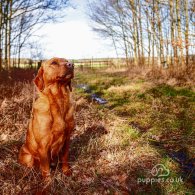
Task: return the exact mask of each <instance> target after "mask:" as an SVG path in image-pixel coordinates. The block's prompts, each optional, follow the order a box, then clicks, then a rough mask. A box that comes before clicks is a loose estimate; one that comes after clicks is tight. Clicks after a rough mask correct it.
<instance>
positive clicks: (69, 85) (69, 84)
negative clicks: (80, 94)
mask: <svg viewBox="0 0 195 195" xmlns="http://www.w3.org/2000/svg"><path fill="white" fill-rule="evenodd" d="M68 87H69V89H70V91H72V85H71V81H69V83H68Z"/></svg>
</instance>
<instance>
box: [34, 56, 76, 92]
mask: <svg viewBox="0 0 195 195" xmlns="http://www.w3.org/2000/svg"><path fill="white" fill-rule="evenodd" d="M73 77H74V64H73V63H71V62H69V61H68V60H66V59H63V58H52V59H50V60H47V61H45V62H43V64H42V65H41V67H40V68H39V70H38V73H37V76H36V77H35V79H34V83H35V85H36V86H37V88H38V89H39V90H40V91H43V89H44V88H45V87H47V86H48V85H50V84H53V83H55V82H59V83H62V84H65V85H68V86H69V88H70V90H71V79H72V78H73Z"/></svg>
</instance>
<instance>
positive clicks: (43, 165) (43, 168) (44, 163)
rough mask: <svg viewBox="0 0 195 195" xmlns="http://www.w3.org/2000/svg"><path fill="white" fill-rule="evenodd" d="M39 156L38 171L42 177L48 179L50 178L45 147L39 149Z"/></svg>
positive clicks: (48, 159)
mask: <svg viewBox="0 0 195 195" xmlns="http://www.w3.org/2000/svg"><path fill="white" fill-rule="evenodd" d="M39 155H40V169H41V172H42V176H43V177H45V178H46V177H49V176H50V166H49V163H50V158H49V155H48V150H47V148H46V147H41V148H40V149H39Z"/></svg>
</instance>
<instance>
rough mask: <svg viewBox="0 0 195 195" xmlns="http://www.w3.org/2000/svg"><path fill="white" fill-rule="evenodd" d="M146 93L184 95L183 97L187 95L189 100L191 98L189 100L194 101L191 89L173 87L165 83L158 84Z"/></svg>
mask: <svg viewBox="0 0 195 195" xmlns="http://www.w3.org/2000/svg"><path fill="white" fill-rule="evenodd" d="M148 93H149V94H151V95H152V96H153V97H161V96H168V97H176V96H184V97H188V98H189V100H191V101H195V93H194V92H193V91H192V90H191V89H187V88H181V89H175V88H174V87H172V86H170V85H166V84H161V85H158V86H156V87H154V88H152V89H150V90H148Z"/></svg>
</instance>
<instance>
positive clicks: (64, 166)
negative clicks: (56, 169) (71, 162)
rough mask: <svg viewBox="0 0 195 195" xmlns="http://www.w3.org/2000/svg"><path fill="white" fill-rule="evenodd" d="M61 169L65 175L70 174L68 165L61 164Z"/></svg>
mask: <svg viewBox="0 0 195 195" xmlns="http://www.w3.org/2000/svg"><path fill="white" fill-rule="evenodd" d="M62 171H63V173H64V174H65V175H66V176H70V175H72V170H71V169H70V167H69V166H68V165H62Z"/></svg>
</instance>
